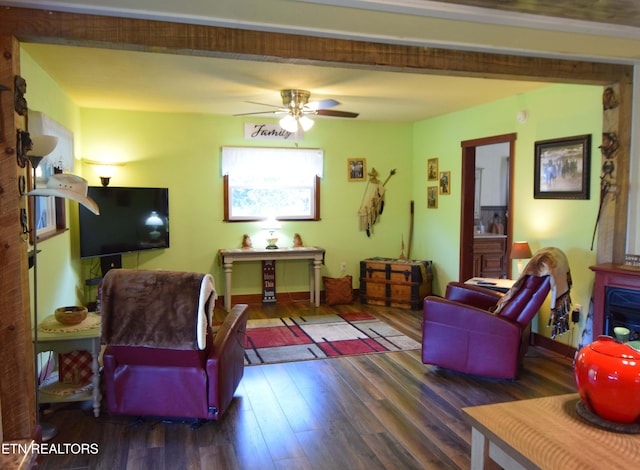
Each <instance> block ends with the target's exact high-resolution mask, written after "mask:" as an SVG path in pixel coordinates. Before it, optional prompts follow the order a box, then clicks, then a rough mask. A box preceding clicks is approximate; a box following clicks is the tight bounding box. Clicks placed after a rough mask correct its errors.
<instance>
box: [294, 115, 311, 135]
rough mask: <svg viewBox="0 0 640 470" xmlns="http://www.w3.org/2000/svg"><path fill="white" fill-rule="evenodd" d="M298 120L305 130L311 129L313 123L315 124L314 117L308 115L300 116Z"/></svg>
mask: <svg viewBox="0 0 640 470" xmlns="http://www.w3.org/2000/svg"><path fill="white" fill-rule="evenodd" d="M298 122H299V123H300V126H301V127H302V130H303V131H305V132H306V131H308V130H309V129H311V128H312V127H313V125H314V124H315V123H314V122H313V119H311V118H309V117H307V116H304V115H303V116H300V117H299V118H298Z"/></svg>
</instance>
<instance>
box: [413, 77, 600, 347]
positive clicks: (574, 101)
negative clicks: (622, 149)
mask: <svg viewBox="0 0 640 470" xmlns="http://www.w3.org/2000/svg"><path fill="white" fill-rule="evenodd" d="M601 94H602V89H601V88H600V87H594V86H577V85H554V86H550V87H546V88H543V89H540V90H537V91H534V92H531V93H527V94H523V95H518V96H515V97H512V98H508V99H504V100H500V101H496V102H493V103H489V104H487V105H483V106H478V107H475V108H472V109H468V110H465V111H461V112H458V113H452V114H448V115H445V116H440V117H437V118H434V119H429V120H426V121H423V122H419V123H416V124H415V125H414V134H413V141H414V150H413V151H414V171H413V174H414V177H413V182H412V186H413V198H414V199H415V200H416V201H421V204H416V217H415V220H416V234H419V235H418V236H417V237H414V238H415V239H416V243H415V252H414V253H415V254H414V256H417V257H420V258H428V259H433V260H434V261H435V262H436V272H437V277H436V287H434V290H435V291H436V292H437V293H439V294H442V293H444V289H445V286H446V284H447V282H449V281H452V280H458V279H457V277H458V266H459V258H460V255H459V242H460V178H461V163H462V149H461V146H460V143H461V142H462V141H464V140H471V139H478V138H483V137H490V136H494V135H501V134H509V133H514V132H515V133H517V140H516V150H515V185H514V193H515V200H514V221H513V229H514V234H513V235H514V236H513V239H514V240H527V241H528V242H529V244H530V246H531V249H532V251H534V252H535V251H536V250H537V249H540V248H544V247H546V246H556V247H558V248H560V249H562V250H563V251H565V253H566V254H567V256H568V257H569V261H570V265H571V272H572V277H573V289H572V299H573V301H574V303H577V304H581V305H583V315H582V320H581V322H580V324H579V327H580V328H581V327H583V325H584V320H585V317H586V311H587V308H588V305H589V299H590V295H591V289H592V284H593V275H592V273H591V271H590V270H589V266H590V265H593V264H595V261H596V255H595V252H593V251H591V250H590V245H591V236H592V233H593V228H594V224H595V219H596V214H597V212H598V202H599V175H600V172H599V168H600V151H599V149H598V145H599V143H600V141H601V139H600V135H601V133H602V108H601ZM520 110H527V111H528V113H529V118H528V120H527V121H526V122H525V123H524V124H520V123H519V122H518V121H517V120H516V114H517V112H518V111H520ZM583 134H591V135H592V148H591V157H592V162H591V163H592V164H591V197H590V199H589V200H557V199H555V200H552V199H534V197H533V169H534V145H535V142H536V141H539V140H546V139H553V138H561V137H569V136H574V135H583ZM433 157H438V158H439V169H440V171H446V170H451V191H452V194H451V195H448V196H440V197H439V200H438V208H437V209H426V191H427V190H426V188H427V185H428V184H427V180H426V166H427V159H428V158H433ZM431 184H433V183H431ZM515 272H517V271H516V268H515V266H514V273H515ZM548 317H549V312H548V306H547V307H546V308H545V309H543V310H542V311H541V314H540V315H539V321H538V325H537V327H538V332H540V333H542V334H544V335H545V336H549V335H550V329H549V328H547V326H546V324H547V320H548ZM574 333H575V334H573V335H572V334H569V333H567V334H566V335H563V336H562V337H561V338H560V339H559V340H560V341H562V342H565V343H570V344H574V345H575V344H577V341H578V339H579V338H578V336H579V334H578V333H577V332H575V331H574Z"/></svg>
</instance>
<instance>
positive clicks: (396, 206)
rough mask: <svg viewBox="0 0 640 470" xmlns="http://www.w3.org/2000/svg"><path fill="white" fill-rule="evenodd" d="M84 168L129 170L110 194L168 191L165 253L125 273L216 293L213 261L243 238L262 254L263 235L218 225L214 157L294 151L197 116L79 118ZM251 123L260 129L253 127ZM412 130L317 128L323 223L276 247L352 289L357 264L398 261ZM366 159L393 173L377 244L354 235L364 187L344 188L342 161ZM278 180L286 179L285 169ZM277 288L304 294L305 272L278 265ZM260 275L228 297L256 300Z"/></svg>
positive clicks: (138, 260) (229, 123)
mask: <svg viewBox="0 0 640 470" xmlns="http://www.w3.org/2000/svg"><path fill="white" fill-rule="evenodd" d="M81 116H82V141H83V152H84V153H83V158H86V159H89V160H100V161H103V160H106V159H108V158H114V159H117V161H120V162H125V163H126V165H125V166H123V167H121V168H120V169H119V171H118V173H117V174H116V175H115V176H114V178H113V179H112V181H111V185H115V186H118V185H120V186H163V187H168V188H169V200H170V207H169V212H170V231H171V232H170V233H171V235H170V236H171V248H169V249H167V250H164V251H160V252H149V253H141V254H139V255H137V254H136V255H126V256H125V258H123V263H125V264H126V265H127V266H129V267H138V268H150V269H154V268H164V269H177V270H194V271H205V272H212V273H213V274H214V277H215V279H216V280H217V281H218V286H217V287H218V291H220V292H222V291H223V288H224V284H223V279H224V277H223V272H222V269H221V267H220V265H219V262H218V258H217V252H218V250H220V249H222V248H237V247H240V243H241V240H242V235H243V234H245V233H247V234H249V235H250V236H251V238H252V240H253V242H254V246H262V244H264V245H265V246H266V242H265V241H264V239H265V235H266V234H265V233H264V232H263V231H262V230H261V229H260V226H259V224H258V223H256V222H235V223H229V222H224V221H223V220H222V219H223V210H224V207H223V177H222V174H221V172H220V148H221V147H222V146H225V145H253V146H287V147H291V146H293V145H294V144H293V142H288V141H276V142H274V141H247V140H245V139H244V137H243V128H244V126H243V124H244V122H245V121H247V122H256V119H255V118H254V120H252V121H250V120H246V119H241V118H229V117H220V116H212V115H201V114H173V113H145V112H130V111H113V110H99V109H83V110H82V112H81ZM257 122H262V120H258V121H257ZM411 133H412V131H411V125H410V124H395V123H370V122H369V123H367V122H359V121H346V120H339V119H321V118H319V119H317V120H316V124H315V126H314V128H313V130H312V131H310V132H309V133H308V134H307V136H306V137H305V138H304V140H303V141H301V142H300V146H301V147H311V148H316V147H319V148H322V149H323V150H324V177H323V178H322V181H321V201H320V207H321V220H320V221H317V222H283V224H282V229H281V230H280V231H279V238H280V241H279V245H280V246H291V244H292V238H293V235H294V234H295V233H299V234H300V235H301V236H302V239H303V241H304V243H305V244H306V245H313V246H321V247H324V248H325V249H326V260H325V267H324V268H323V271H322V274H323V275H327V276H332V277H339V276H341V275H342V274H343V273H342V272H341V271H340V269H341V264H342V262H345V263H346V266H347V269H346V274H350V275H352V276H353V277H354V286H355V287H357V286H358V280H357V278H358V276H359V261H360V260H361V259H363V258H366V257H371V256H387V257H397V256H398V255H399V254H400V250H401V238H402V234H403V232H404V233H405V238H406V231H407V229H408V227H407V221H408V217H407V214H408V207H409V206H408V201H409V199H410V196H411V180H412V176H411V168H412V157H413V154H412V142H411ZM352 157H361V158H365V159H366V163H367V168H368V169H369V170H370V169H371V168H372V167H375V168H376V169H377V171H378V172H379V173H380V176H381V179H384V178H385V177H386V176H387V175H388V174H389V172H390V170H391V168H396V169H397V173H396V175H395V176H393V177H392V178H391V180H390V181H389V182H388V183H387V186H386V189H387V193H386V206H385V210H384V212H383V214H382V217H381V219H380V222H379V223H378V224H377V225H376V227H375V231H374V234H373V236H371V237H367V236H366V234H365V233H364V232H360V231H359V229H358V215H357V214H358V209H359V207H360V204H361V201H362V198H363V195H364V192H365V190H366V189H367V183H366V182H353V181H352V182H349V181H348V179H347V159H348V158H352ZM282 171H287V169H286V168H282ZM83 173H84V174H85V175H86V177H87V178H88V179H89V181H90V184H94V185H97V184H99V182H98V177H97V175H96V174H95V173H93V172H92V169H91V168H90V165H85V168H84V171H83ZM279 266H280V268H279V269H278V270H277V278H276V285H277V290H278V291H279V292H296V291H307V290H308V289H309V276H308V266H307V262H305V261H299V262H295V261H292V262H286V263H285V262H281V263H280V265H279ZM260 275H261V274H260V268H259V264H258V263H257V262H256V263H246V264H245V263H240V264H238V265H236V266H234V285H233V292H234V293H240V294H241V293H258V292H260V289H261V287H260V286H261V284H260Z"/></svg>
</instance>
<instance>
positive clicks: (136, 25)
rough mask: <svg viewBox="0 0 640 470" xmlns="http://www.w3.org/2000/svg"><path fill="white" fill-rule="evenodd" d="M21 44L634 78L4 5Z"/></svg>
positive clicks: (600, 66)
mask: <svg viewBox="0 0 640 470" xmlns="http://www.w3.org/2000/svg"><path fill="white" fill-rule="evenodd" d="M2 18H3V19H2V23H1V24H0V32H3V33H9V34H13V35H15V36H16V37H17V38H18V39H19V40H20V41H25V42H37V43H48V44H64V45H78V46H95V47H106V48H113V49H122V50H136V51H147V52H164V53H175V54H184V55H199V56H212V57H230V58H238V59H250V60H263V61H275V62H278V61H281V62H283V61H287V62H300V63H305V64H318V65H322V64H325V65H333V66H342V67H364V68H367V69H373V70H392V71H402V72H414V73H425V74H440V75H457V76H466V77H476V78H497V79H505V80H527V81H543V82H555V83H580V84H607V83H613V82H620V83H631V82H632V80H633V72H632V70H633V68H632V67H631V66H629V65H623V64H612V63H603V62H589V61H576V60H562V59H554V58H540V57H528V56H516V55H508V54H493V53H487V52H474V51H461V50H453V49H443V48H431V47H419V46H406V45H399V44H383V43H372V42H366V41H354V40H345V39H335V38H324V37H313V36H304V35H296V34H286V33H275V32H265V31H253V30H243V29H233V28H222V27H215V26H205V25H194V24H185V23H172V22H165V21H154V20H142V19H135V18H119V17H111V16H98V15H83V14H76V13H65V12H54V11H48V10H37V9H24V8H12V7H3V10H2Z"/></svg>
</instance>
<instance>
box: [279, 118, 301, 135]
mask: <svg viewBox="0 0 640 470" xmlns="http://www.w3.org/2000/svg"><path fill="white" fill-rule="evenodd" d="M279 124H280V127H282V128H283V129H284V130H285V131H288V132H297V131H298V121H297V120H296V118H294V117H293V116H292V115H291V114H287V115H286V116H285V117H283V118H282V119H280V122H279Z"/></svg>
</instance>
